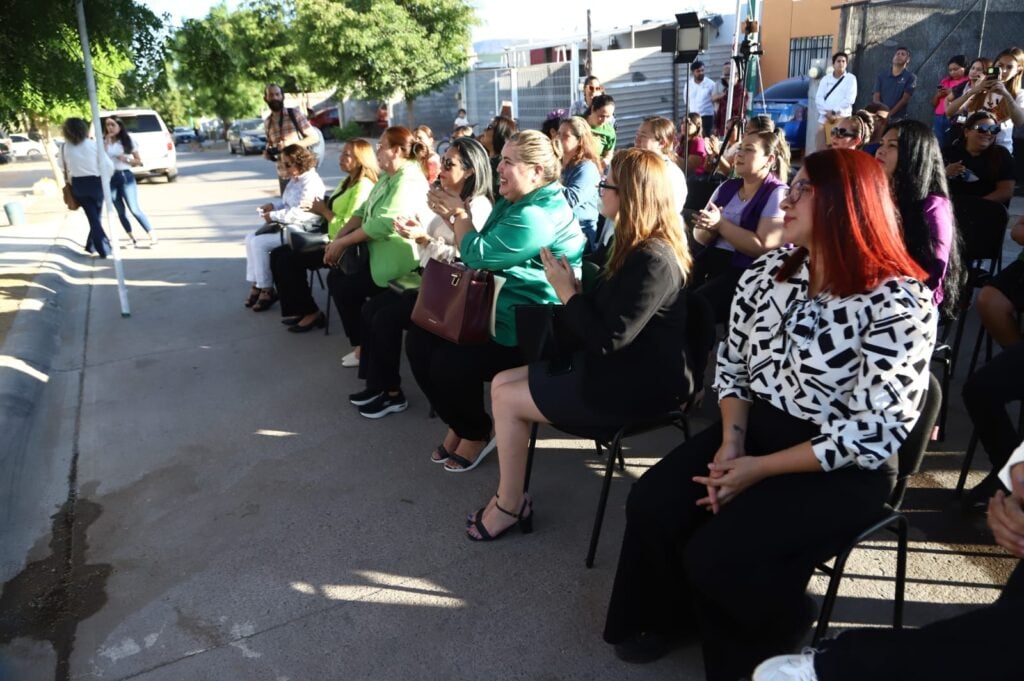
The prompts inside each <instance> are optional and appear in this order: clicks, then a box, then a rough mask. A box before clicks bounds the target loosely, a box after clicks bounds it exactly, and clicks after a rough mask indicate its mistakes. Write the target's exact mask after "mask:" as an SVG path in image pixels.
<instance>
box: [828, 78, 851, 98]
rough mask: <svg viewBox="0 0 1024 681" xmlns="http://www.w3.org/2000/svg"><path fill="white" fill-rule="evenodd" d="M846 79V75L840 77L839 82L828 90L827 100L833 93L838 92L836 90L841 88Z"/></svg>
mask: <svg viewBox="0 0 1024 681" xmlns="http://www.w3.org/2000/svg"><path fill="white" fill-rule="evenodd" d="M845 78H846V74H845V73H844V74H843V75H842V76H840V77H839V80H837V81H836V82H835V84H834V85H833V86H832V87H830V88H829V89H828V92H826V93H825V99H828V98H829V97H830V96H831V95H832V93H833V92H835V91H836V88H837V87H839V84H840V83H842V82H843V80H844V79H845Z"/></svg>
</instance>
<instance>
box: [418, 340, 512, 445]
mask: <svg viewBox="0 0 1024 681" xmlns="http://www.w3.org/2000/svg"><path fill="white" fill-rule="evenodd" d="M405 352H406V355H408V357H409V368H410V369H412V375H413V377H414V378H415V379H416V383H418V384H419V386H420V390H422V391H423V394H424V395H426V396H427V399H428V400H430V404H432V405H433V406H434V410H435V411H436V412H437V415H438V416H440V417H441V420H442V421H444V422H445V423H446V424H448V427H449V428H451V429H452V430H453V431H455V434H456V435H458V436H459V437H460V438H462V439H464V440H486V439H488V438H490V436H491V417H490V416H488V415H487V412H486V411H485V410H484V395H483V392H484V382H485V381H489V380H491V379H492V378H494V375H495V374H497V373H498V372H499V371H504V370H505V369H511V368H512V367H517V366H522V365H524V364H526V362H525V361H524V360H523V356H522V353H521V352H520V351H519V348H518V347H513V348H510V347H506V346H504V345H498V344H497V343H495V342H494V341H490V342H488V343H487V344H486V345H456V344H455V343H450V342H448V341H446V340H444V339H442V338H440V337H438V336H435V335H434V334H432V333H430V332H429V331H424V330H423V329H421V328H420V327H418V326H416V325H415V324H413V325H411V326H410V327H409V332H408V333H407V334H406V335H405Z"/></svg>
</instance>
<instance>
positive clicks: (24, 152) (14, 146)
mask: <svg viewBox="0 0 1024 681" xmlns="http://www.w3.org/2000/svg"><path fill="white" fill-rule="evenodd" d="M10 148H11V153H12V154H14V156H16V157H25V158H27V159H29V160H31V161H36V160H39V159H41V158H42V157H43V155H45V154H46V150H45V149H43V145H42V144H40V143H39V142H36V141H35V140H34V139H31V138H30V137H29V136H28V135H21V134H17V133H14V134H12V135H11V142H10Z"/></svg>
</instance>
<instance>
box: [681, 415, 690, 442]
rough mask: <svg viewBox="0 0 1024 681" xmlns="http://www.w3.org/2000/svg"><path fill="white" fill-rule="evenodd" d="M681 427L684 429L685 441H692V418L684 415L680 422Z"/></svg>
mask: <svg viewBox="0 0 1024 681" xmlns="http://www.w3.org/2000/svg"><path fill="white" fill-rule="evenodd" d="M679 423H680V427H681V428H682V429H683V441H684V442H685V441H686V440H689V439H690V417H689V416H687V415H686V414H683V418H682V419H681V420H680V422H679Z"/></svg>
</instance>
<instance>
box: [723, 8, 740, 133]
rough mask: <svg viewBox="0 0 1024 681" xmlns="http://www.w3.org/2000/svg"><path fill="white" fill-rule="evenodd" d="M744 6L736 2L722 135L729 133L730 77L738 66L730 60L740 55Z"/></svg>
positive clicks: (735, 74)
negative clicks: (734, 27)
mask: <svg viewBox="0 0 1024 681" xmlns="http://www.w3.org/2000/svg"><path fill="white" fill-rule="evenodd" d="M744 4H745V3H744V0H736V31H735V32H734V33H733V37H732V55H731V57H730V59H729V80H728V82H727V83H726V85H725V86H726V88H727V89H728V94H727V95H726V100H725V120H724V122H723V123H722V125H723V126H725V127H724V129H723V131H722V132H723V134H724V133H726V132H728V131H729V121H730V120H731V119H732V99H733V97H732V95H733V90H735V88H734V87H733V86H732V77H733V76H737V75H739V65H738V64H737V63H736V62H735V60H733V59H732V57H735V56H736V55H737V54H739V53H740V26H741V24H742V21H743V20H741V19H740V12H741V11H742V8H743V6H744Z"/></svg>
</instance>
